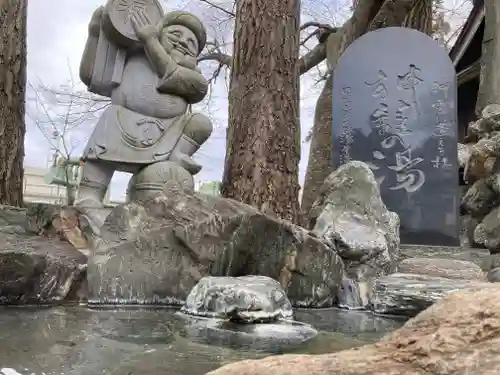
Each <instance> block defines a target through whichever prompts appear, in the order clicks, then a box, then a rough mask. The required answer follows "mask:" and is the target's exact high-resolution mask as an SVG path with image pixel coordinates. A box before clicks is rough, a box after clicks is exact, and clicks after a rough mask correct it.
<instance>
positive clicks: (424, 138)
mask: <svg viewBox="0 0 500 375" xmlns="http://www.w3.org/2000/svg"><path fill="white" fill-rule="evenodd" d="M424 51H425V52H424ZM428 56H432V59H429V58H428ZM332 126H333V128H332V134H333V150H334V152H333V163H334V165H335V167H338V166H339V165H342V164H344V163H346V162H348V161H350V160H359V161H363V162H365V163H368V164H369V165H370V166H371V168H372V170H373V171H374V173H375V177H376V178H377V181H378V183H379V185H380V190H381V195H382V199H383V201H384V203H385V204H386V205H387V208H388V209H389V210H390V211H393V212H396V213H397V214H398V215H399V218H400V221H401V229H400V234H401V243H404V244H424V245H448V246H457V245H459V243H460V242H459V227H460V225H459V219H458V200H459V191H458V181H459V175H458V170H459V167H458V160H457V159H458V151H457V114H456V79H455V69H454V67H453V64H452V62H451V61H450V59H449V57H448V54H447V53H446V51H445V50H444V49H443V48H441V47H440V46H439V45H438V44H437V43H436V42H435V41H434V40H432V39H431V38H429V37H428V36H426V35H425V34H422V33H420V32H418V31H415V30H411V29H407V28H396V27H389V28H384V29H380V30H377V31H374V32H370V33H368V34H365V35H364V36H362V37H361V38H359V39H358V40H356V41H355V42H354V43H353V44H352V45H351V46H350V47H349V48H348V49H347V50H346V51H345V53H344V54H343V55H342V56H341V58H340V59H339V62H338V64H337V67H336V69H335V74H334V77H333V124H332Z"/></svg>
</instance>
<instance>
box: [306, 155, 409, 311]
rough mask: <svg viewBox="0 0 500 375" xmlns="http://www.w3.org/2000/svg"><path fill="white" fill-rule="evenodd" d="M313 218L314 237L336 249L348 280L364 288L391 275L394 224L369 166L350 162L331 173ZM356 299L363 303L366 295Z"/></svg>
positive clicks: (396, 229) (396, 246)
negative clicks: (372, 280)
mask: <svg viewBox="0 0 500 375" xmlns="http://www.w3.org/2000/svg"><path fill="white" fill-rule="evenodd" d="M313 212H317V213H318V212H319V215H318V217H317V220H316V224H315V226H314V229H313V233H314V234H316V235H317V236H318V237H320V238H323V239H324V240H325V241H327V242H329V243H330V244H332V246H334V247H335V248H336V249H337V252H338V254H339V255H340V256H341V257H342V259H343V260H344V264H345V267H346V268H345V269H346V275H347V277H349V278H350V279H352V280H354V281H356V282H358V283H363V284H366V283H367V282H369V280H371V279H372V278H373V277H379V276H382V275H385V274H388V273H390V272H392V271H393V269H394V267H395V264H396V261H397V260H398V259H399V255H400V254H399V218H398V215H397V214H395V213H393V212H390V211H388V210H387V208H386V206H385V205H384V203H383V202H382V199H381V197H380V191H379V188H378V184H377V181H376V180H375V177H374V175H373V172H372V171H371V170H370V168H369V166H368V165H366V164H365V163H362V162H359V161H353V162H349V163H347V164H344V165H342V166H341V167H339V168H338V169H337V170H336V171H334V172H333V173H331V174H330V176H328V178H327V179H326V180H325V183H324V184H323V186H322V188H321V191H320V197H319V198H318V200H317V201H316V202H315V203H314V205H313ZM358 289H359V290H360V291H361V292H362V291H363V290H366V289H367V288H365V287H363V286H360V288H358ZM360 298H361V300H362V301H365V302H367V296H366V295H361V296H360Z"/></svg>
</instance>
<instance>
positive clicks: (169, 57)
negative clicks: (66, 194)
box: [75, 0, 212, 207]
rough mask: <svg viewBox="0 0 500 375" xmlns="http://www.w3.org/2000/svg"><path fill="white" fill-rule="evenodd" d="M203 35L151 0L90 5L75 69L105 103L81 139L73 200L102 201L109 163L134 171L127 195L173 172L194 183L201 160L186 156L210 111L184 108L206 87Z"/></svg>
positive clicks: (204, 132) (149, 188)
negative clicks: (202, 65) (199, 61)
mask: <svg viewBox="0 0 500 375" xmlns="http://www.w3.org/2000/svg"><path fill="white" fill-rule="evenodd" d="M205 43H206V31H205V28H204V26H203V25H202V23H201V22H200V20H199V19H198V18H196V17H195V16H194V15H192V14H190V13H187V12H183V11H172V12H169V13H166V14H165V15H164V14H163V11H162V9H161V6H160V5H159V4H158V2H157V1H156V0H109V2H108V3H107V5H106V6H104V7H100V8H99V9H97V10H96V11H95V12H94V14H93V16H92V18H91V21H90V25H89V36H88V39H87V44H86V46H85V51H84V54H83V57H82V61H81V65H80V77H81V79H82V81H83V82H84V83H85V84H86V85H87V86H88V87H89V90H90V91H92V92H95V93H98V94H100V95H105V96H108V97H110V98H111V105H110V106H109V107H108V108H107V109H106V110H105V112H104V113H103V115H102V116H101V118H100V119H99V121H98V123H97V125H96V127H95V130H94V132H93V133H92V135H91V137H90V139H89V141H88V143H87V145H86V147H85V150H84V153H83V158H82V159H83V161H84V165H83V167H82V171H81V182H80V186H79V190H78V197H77V201H76V203H75V204H76V205H79V206H84V207H102V200H103V198H104V195H105V192H106V190H107V188H108V185H109V184H110V181H111V178H112V176H113V173H114V172H115V171H123V172H129V173H132V174H133V177H132V178H131V180H130V183H129V188H128V191H127V199H128V200H129V201H130V200H143V199H147V198H149V197H152V196H154V195H156V194H158V193H159V192H161V191H162V188H163V186H164V184H165V183H166V182H167V181H169V180H171V179H175V178H181V179H182V180H183V181H181V183H182V184H184V185H186V186H187V187H192V186H193V185H194V184H193V178H192V175H194V174H196V173H198V172H199V171H200V169H201V166H200V165H199V164H197V163H196V162H195V161H194V160H193V159H192V156H193V154H194V153H195V152H196V151H197V150H198V149H199V147H200V146H201V145H202V144H203V143H204V142H205V141H206V140H207V138H208V137H209V136H210V134H211V132H212V123H211V121H210V119H209V118H208V117H206V116H204V115H202V114H198V113H187V112H188V111H187V110H188V106H189V105H190V104H194V103H198V102H200V101H201V100H203V98H204V97H205V95H206V93H207V89H208V83H207V80H206V79H205V78H204V77H203V75H202V74H201V72H200V70H199V69H198V67H197V58H198V55H199V54H200V52H201V51H202V49H203V48H204V46H205ZM186 171H187V172H189V173H185V172H186ZM186 175H187V176H188V177H187V178H186Z"/></svg>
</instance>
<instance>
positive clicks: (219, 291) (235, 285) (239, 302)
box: [181, 276, 293, 323]
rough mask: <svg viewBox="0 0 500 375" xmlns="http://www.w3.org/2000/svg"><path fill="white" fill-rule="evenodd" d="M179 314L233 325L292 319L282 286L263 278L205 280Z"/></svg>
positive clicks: (290, 306) (188, 298)
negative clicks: (208, 318) (229, 322)
mask: <svg viewBox="0 0 500 375" xmlns="http://www.w3.org/2000/svg"><path fill="white" fill-rule="evenodd" d="M181 311H182V312H183V313H185V314H189V315H196V316H203V317H210V318H218V319H228V320H230V321H234V322H236V323H263V322H270V321H276V320H279V319H293V310H292V305H291V304H290V301H289V300H288V298H287V296H286V294H285V292H284V290H283V288H282V287H281V284H280V283H279V282H277V281H276V280H273V279H271V278H269V277H265V276H240V277H210V276H209V277H204V278H203V279H201V280H200V282H199V283H198V284H196V286H195V287H194V288H193V290H191V293H189V295H188V297H187V299H186V303H185V305H184V306H183V307H182V309H181Z"/></svg>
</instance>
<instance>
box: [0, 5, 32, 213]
mask: <svg viewBox="0 0 500 375" xmlns="http://www.w3.org/2000/svg"><path fill="white" fill-rule="evenodd" d="M26 18H27V0H5V1H1V2H0V28H1V30H2V35H1V38H2V43H0V204H5V205H11V206H17V207H21V206H22V205H23V179H24V170H23V159H24V134H25V133H26V127H25V124H24V113H25V102H24V100H25V87H26Z"/></svg>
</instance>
